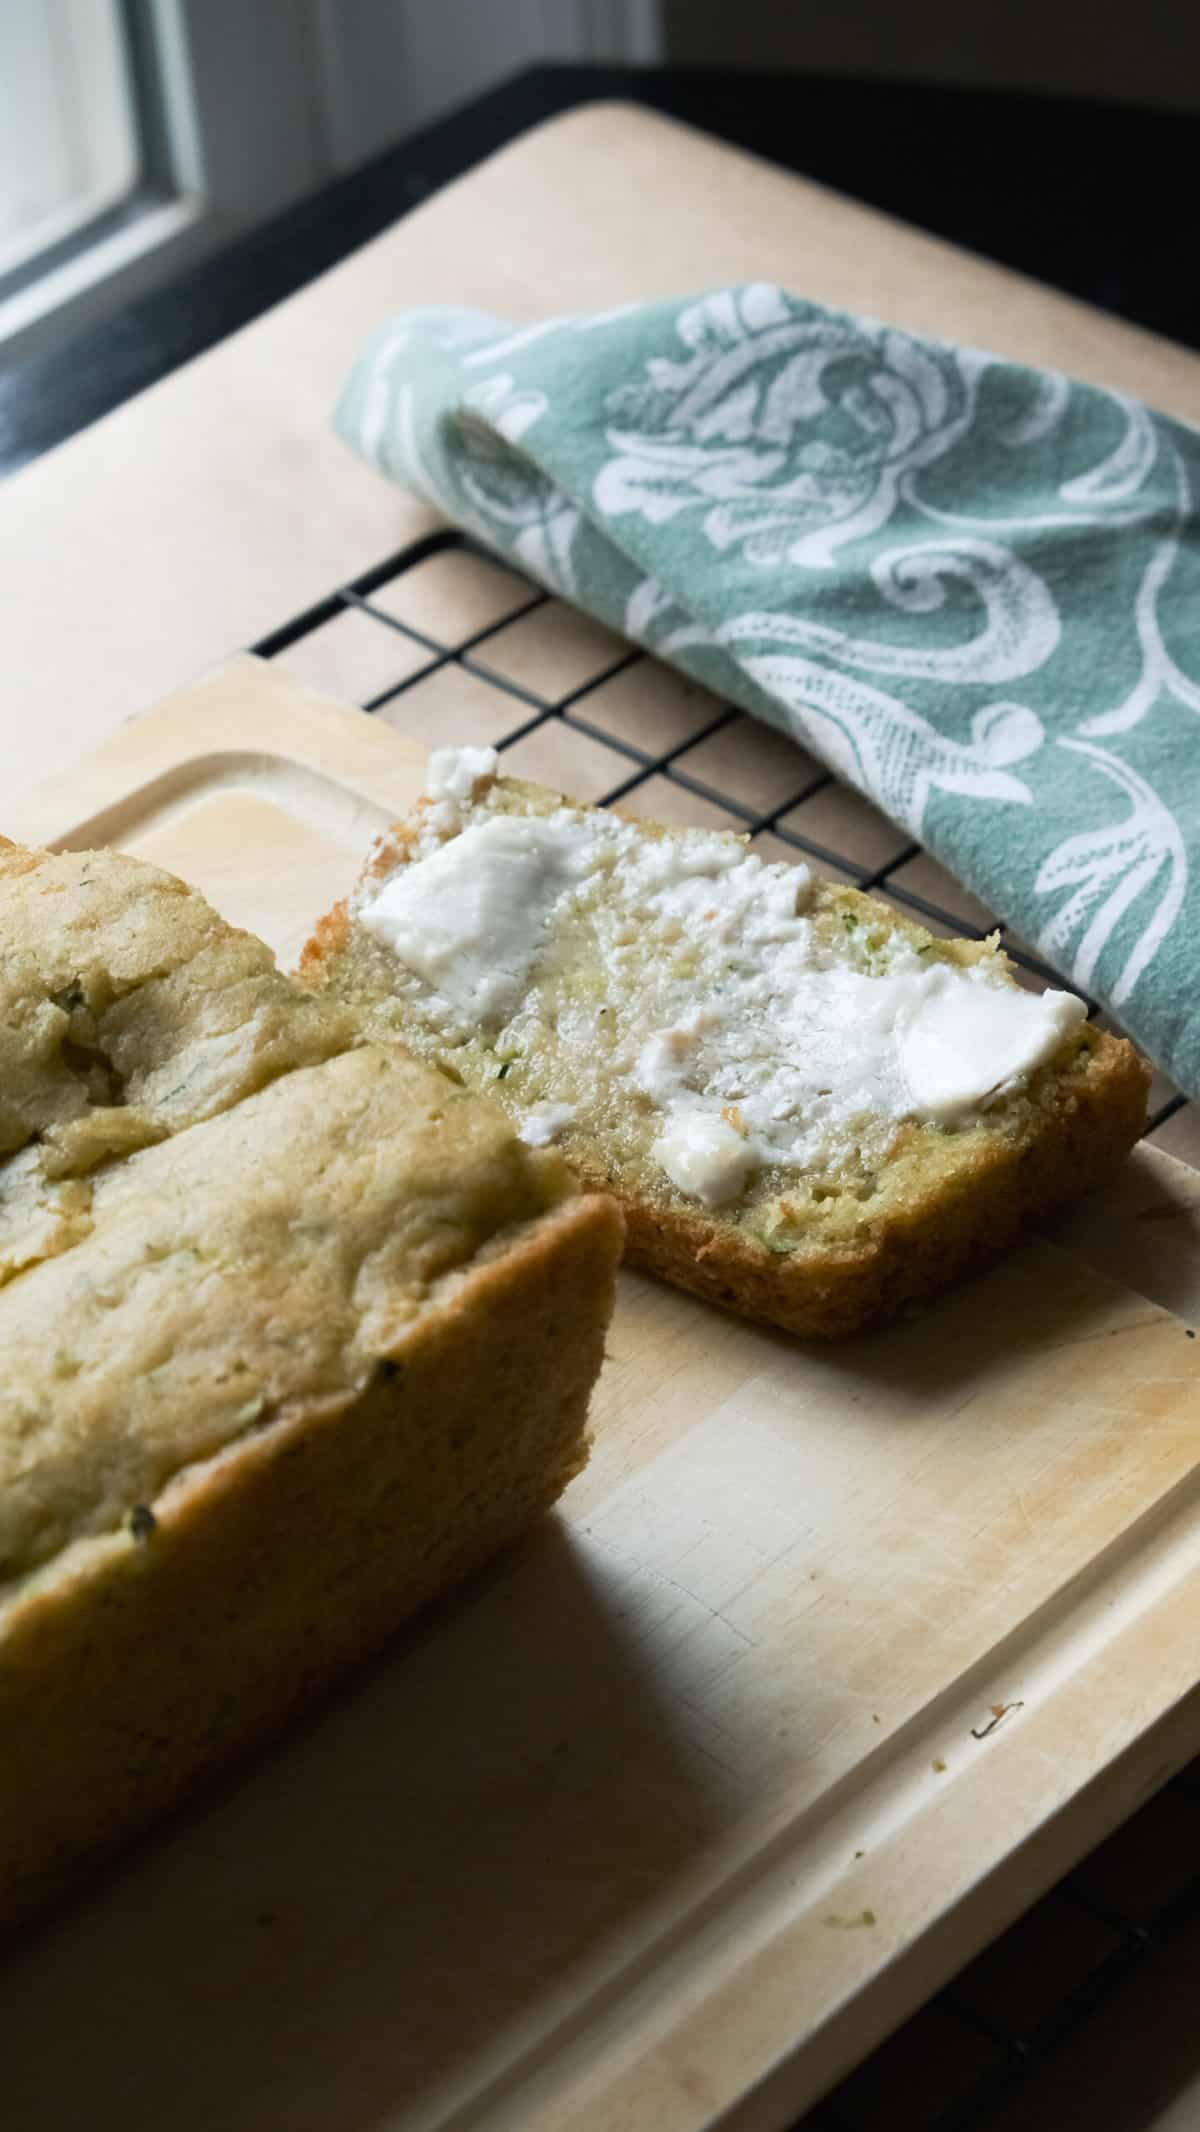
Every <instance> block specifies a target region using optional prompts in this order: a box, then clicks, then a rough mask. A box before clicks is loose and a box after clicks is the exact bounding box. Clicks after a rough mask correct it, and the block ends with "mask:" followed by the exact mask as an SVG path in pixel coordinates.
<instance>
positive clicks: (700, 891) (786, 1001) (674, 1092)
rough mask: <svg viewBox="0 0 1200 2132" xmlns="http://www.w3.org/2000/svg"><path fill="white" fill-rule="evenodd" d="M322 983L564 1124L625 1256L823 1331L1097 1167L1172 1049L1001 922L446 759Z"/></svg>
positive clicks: (329, 940) (391, 1030) (1115, 1152)
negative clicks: (1033, 952)
mask: <svg viewBox="0 0 1200 2132" xmlns="http://www.w3.org/2000/svg"><path fill="white" fill-rule="evenodd" d="M301 975H302V978H303V979H304V981H306V982H307V983H308V984H310V985H313V986H317V987H320V988H322V989H323V990H325V992H326V993H327V994H332V995H333V996H334V997H335V998H336V999H337V1000H339V1001H340V1002H344V1003H347V1004H350V1005H352V1006H353V1008H354V1010H355V1011H356V1013H359V1014H361V1015H363V1016H365V1017H366V1021H367V1025H368V1026H369V1027H370V1029H371V1030H372V1032H373V1033H374V1034H376V1035H377V1036H380V1037H383V1036H392V1037H395V1036H403V1038H404V1040H405V1042H407V1043H408V1044H409V1045H411V1046H412V1048H413V1049H414V1050H416V1051H418V1052H420V1053H422V1054H423V1055H425V1056H426V1057H429V1058H431V1059H436V1060H437V1061H438V1062H439V1063H440V1064H441V1065H442V1066H443V1068H444V1069H445V1070H447V1071H451V1072H453V1073H455V1074H457V1075H458V1076H460V1077H461V1079H462V1081H463V1082H464V1083H465V1084H466V1085H467V1086H469V1087H471V1088H475V1089H480V1090H483V1089H486V1090H487V1092H488V1093H489V1094H490V1095H492V1096H494V1097H496V1098H498V1100H499V1101H500V1102H501V1103H503V1105H504V1106H505V1108H506V1109H507V1110H508V1111H509V1113H510V1115H511V1116H512V1117H513V1118H514V1120H516V1122H517V1124H518V1128H519V1130H520V1132H521V1133H522V1135H523V1137H525V1138H526V1139H527V1140H530V1141H533V1142H535V1143H537V1142H541V1141H548V1140H552V1139H553V1140H555V1141H557V1142H559V1144H560V1145H561V1147H562V1150H563V1152H564V1154H565V1155H566V1157H567V1159H568V1161H569V1162H570V1164H571V1165H572V1166H573V1168H574V1169H575V1171H576V1173H577V1175H578V1176H579V1177H580V1178H581V1180H583V1181H584V1182H585V1183H586V1184H588V1185H589V1186H592V1187H596V1188H600V1189H608V1190H609V1191H611V1192H613V1193H615V1194H616V1196H617V1198H618V1199H619V1200H620V1201H621V1203H622V1205H623V1207H624V1210H625V1214H626V1220H627V1234H628V1255H629V1257H630V1258H631V1260H632V1261H633V1262H634V1263H636V1264H639V1265H642V1266H644V1267H647V1268H649V1269H650V1270H651V1271H653V1272H655V1273H658V1274H661V1275H663V1276H664V1277H665V1278H667V1279H668V1280H671V1281H674V1282H676V1283H677V1284H678V1285H679V1286H681V1287H683V1288H687V1289H691V1290H693V1291H694V1292H695V1293H697V1294H699V1295H702V1296H705V1297H707V1298H708V1299H709V1300H711V1301H713V1302H716V1303H720V1304H723V1305H726V1306H727V1307H729V1308H731V1309H734V1310H738V1311H742V1312H744V1313H746V1314H747V1315H749V1316H751V1317H754V1318H758V1319H763V1320H767V1321H769V1322H771V1323H774V1324H776V1325H779V1326H782V1327H784V1328H786V1329H788V1330H790V1331H793V1332H797V1333H801V1334H806V1335H816V1336H828V1335H838V1334H844V1333H847V1332H850V1331H852V1330H854V1329H855V1328H856V1327H858V1326H860V1325H862V1324H863V1323H864V1322H865V1321H866V1320H868V1319H870V1318H873V1317H876V1316H880V1315H886V1314H889V1313H891V1312H893V1311H895V1310H896V1309H897V1308H899V1307H900V1306H901V1305H903V1304H905V1303H907V1302H908V1301H909V1300H910V1299H912V1298H915V1297H918V1296H922V1295H925V1294H927V1293H929V1292H930V1291H932V1290H935V1289H937V1288H940V1287H941V1286H943V1285H944V1284H945V1283H946V1282H947V1281H948V1280H949V1279H950V1278H951V1277H952V1276H953V1275H954V1274H955V1273H957V1272H958V1271H959V1269H960V1268H961V1267H963V1266H964V1265H965V1264H966V1263H968V1262H969V1261H972V1260H975V1259H978V1258H981V1257H983V1256H985V1255H986V1254H988V1253H990V1252H992V1251H994V1250H996V1249H998V1248H999V1247H1000V1246H1001V1245H1003V1244H1004V1243H1005V1242H1006V1241H1007V1240H1008V1239H1009V1238H1010V1237H1011V1236H1012V1235H1013V1233H1014V1232H1015V1231H1016V1230H1017V1229H1018V1227H1019V1226H1020V1225H1021V1224H1022V1223H1024V1222H1027V1221H1029V1220H1030V1219H1032V1218H1033V1217H1035V1216H1037V1215H1039V1214H1041V1213H1043V1212H1045V1211H1046V1210H1047V1209H1048V1208H1050V1207H1052V1206H1053V1205H1055V1203H1056V1202H1058V1201H1061V1200H1064V1199H1066V1198H1068V1197H1069V1196H1071V1195H1072V1194H1074V1193H1076V1192H1078V1191H1080V1190H1082V1189H1083V1188H1084V1187H1085V1186H1086V1185H1088V1184H1090V1183H1092V1182H1093V1181H1094V1180H1096V1179H1098V1178H1100V1177H1102V1176H1103V1175H1104V1174H1105V1172H1107V1171H1108V1170H1109V1169H1111V1168H1112V1166H1113V1165H1114V1164H1115V1163H1116V1162H1117V1161H1118V1160H1119V1159H1120V1157H1121V1156H1122V1155H1124V1154H1125V1153H1126V1152H1127V1150H1128V1148H1129V1147H1130V1145H1131V1144H1132V1142H1133V1141H1134V1140H1135V1139H1136V1137H1137V1134H1138V1132H1139V1130H1140V1129H1141V1126H1142V1124H1143V1121H1144V1116H1145V1102H1146V1090H1147V1086H1148V1083H1149V1069H1148V1067H1147V1066H1146V1064H1145V1061H1144V1060H1143V1059H1142V1058H1141V1057H1140V1056H1139V1055H1138V1053H1137V1052H1136V1051H1135V1050H1134V1048H1133V1046H1132V1045H1131V1044H1129V1043H1127V1042H1125V1041H1123V1040H1121V1039H1119V1038H1116V1037H1112V1036H1109V1035H1107V1034H1105V1033H1103V1032H1102V1031H1100V1030H1097V1029H1095V1028H1093V1027H1091V1026H1090V1025H1089V1023H1088V1022H1087V1021H1086V1019H1085V1010H1084V1007H1083V1003H1082V1002H1081V1001H1079V1000H1077V999H1074V998H1073V997H1072V996H1071V995H1069V994H1067V993H1064V992H1048V993H1046V994H1043V995H1040V996H1039V995H1037V994H1034V993H1031V992H1028V991H1026V990H1023V989H1021V988H1020V987H1019V986H1018V984H1017V983H1016V981H1015V974H1014V970H1013V966H1012V964H1011V963H1010V962H1009V961H1008V959H1007V957H1006V956H1005V955H1004V954H1003V953H1002V952H1001V951H1000V949H999V947H998V945H997V944H996V942H995V941H994V940H988V941H983V942H980V941H969V940H940V939H935V938H934V937H933V936H932V935H931V934H930V933H928V932H927V931H925V930H924V929H923V928H922V927H921V926H919V925H915V924H911V923H909V922H907V921H906V920H905V919H903V918H901V917H900V916H898V915H897V914H896V912H895V911H893V910H892V909H890V908H889V907H888V906H886V905H884V904H883V903H881V902H879V901H878V900H876V899H874V898H872V897H869V896H866V895H863V894H860V893H859V892H857V891H855V890H852V889H847V888H841V887H835V886H831V885H829V884H828V883H825V882H822V881H817V880H815V879H814V878H813V876H812V874H811V873H810V871H809V870H808V869H807V868H806V867H804V866H802V865H796V866H788V865H781V864H768V863H764V862H763V861H761V860H760V859H758V858H757V857H756V856H755V855H754V854H753V853H752V852H750V851H748V850H747V847H746V840H745V839H744V838H743V837H740V836H738V835H736V834H733V833H729V832H725V831H710V830H700V829H683V830H675V829H661V828H657V827H654V826H648V825H645V824H642V823H636V824H635V823H632V822H629V821H626V820H622V819H621V818H619V817H618V816H617V815H615V814H613V813H610V812H606V811H603V810H599V809H594V808H585V807H578V806H574V805H572V804H571V803H570V802H568V801H566V800H564V799H563V798H561V797H560V796H559V795H558V794H556V793H553V792H548V791H545V790H543V789H541V788H540V787H538V786H535V785H531V784H527V783H524V782H522V781H520V780H517V779H510V778H503V777H501V776H499V775H498V774H497V763H496V758H495V755H494V753H493V752H492V751H491V750H471V749H463V750H439V751H438V753H437V754H436V755H435V756H434V758H433V760H432V763H431V770H430V779H429V785H428V796H427V797H426V798H425V799H424V800H423V801H422V802H421V803H420V804H419V806H418V808H417V810H416V812H415V813H414V815H413V817H412V819H411V820H409V821H408V822H405V823H401V824H399V825H397V827H396V828H395V829H394V830H393V831H392V832H391V833H390V834H389V835H387V836H386V837H385V838H384V839H383V840H382V841H381V843H380V844H379V846H378V848H377V849H376V850H375V852H374V854H373V856H372V857H371V859H370V860H369V862H368V865H367V867H366V869H365V872H364V874H363V877H362V879H361V880H360V882H359V884H358V886H357V888H356V890H355V891H354V893H353V894H352V895H351V897H350V898H349V899H348V900H347V902H346V903H344V904H342V905H340V906H338V907H337V908H336V909H335V910H334V911H332V912H330V913H329V915H328V916H327V917H326V918H325V919H324V920H322V922H321V923H320V925H319V926H318V928H317V930H316V933H315V935H314V937H313V938H312V940H311V941H310V942H309V944H308V946H307V948H306V949H305V953H304V956H303V959H302V966H301Z"/></svg>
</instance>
